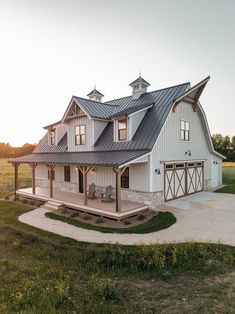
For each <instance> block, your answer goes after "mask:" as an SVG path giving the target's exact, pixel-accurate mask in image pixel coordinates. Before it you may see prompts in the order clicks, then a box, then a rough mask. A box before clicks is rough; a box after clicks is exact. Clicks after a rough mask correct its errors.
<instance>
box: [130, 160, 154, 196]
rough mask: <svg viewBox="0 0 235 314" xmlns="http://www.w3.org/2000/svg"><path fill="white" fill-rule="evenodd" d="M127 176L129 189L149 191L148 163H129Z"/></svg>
mask: <svg viewBox="0 0 235 314" xmlns="http://www.w3.org/2000/svg"><path fill="white" fill-rule="evenodd" d="M129 176H130V189H131V190H136V191H144V192H148V191H149V182H150V181H149V163H139V164H131V165H130V170H129Z"/></svg>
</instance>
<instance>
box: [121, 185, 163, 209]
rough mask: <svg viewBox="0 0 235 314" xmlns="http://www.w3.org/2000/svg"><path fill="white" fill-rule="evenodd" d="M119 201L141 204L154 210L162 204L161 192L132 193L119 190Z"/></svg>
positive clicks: (126, 190) (131, 191)
mask: <svg viewBox="0 0 235 314" xmlns="http://www.w3.org/2000/svg"><path fill="white" fill-rule="evenodd" d="M121 199H122V200H127V201H131V202H136V203H141V204H144V205H147V206H149V208H151V209H154V208H156V207H157V206H160V205H162V204H163V202H164V193H163V191H159V192H141V191H133V190H128V189H122V190H121Z"/></svg>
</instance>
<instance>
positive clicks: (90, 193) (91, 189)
mask: <svg viewBox="0 0 235 314" xmlns="http://www.w3.org/2000/svg"><path fill="white" fill-rule="evenodd" d="M87 197H88V198H91V199H93V200H94V199H95V198H96V196H95V183H91V184H90V185H89V189H88V192H87Z"/></svg>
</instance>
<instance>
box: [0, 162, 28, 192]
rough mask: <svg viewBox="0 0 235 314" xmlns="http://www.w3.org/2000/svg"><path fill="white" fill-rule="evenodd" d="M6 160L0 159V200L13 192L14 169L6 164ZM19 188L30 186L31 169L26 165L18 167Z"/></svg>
mask: <svg viewBox="0 0 235 314" xmlns="http://www.w3.org/2000/svg"><path fill="white" fill-rule="evenodd" d="M7 160H8V158H0V198H1V197H5V196H6V195H8V194H9V193H11V192H13V191H14V178H15V177H14V167H13V166H12V165H11V164H9V163H8V162H7ZM19 184H20V188H25V187H30V186H31V169H30V167H29V166H28V165H20V167H19Z"/></svg>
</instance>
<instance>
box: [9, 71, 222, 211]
mask: <svg viewBox="0 0 235 314" xmlns="http://www.w3.org/2000/svg"><path fill="white" fill-rule="evenodd" d="M208 81H209V77H207V78H206V79H204V80H203V81H201V82H199V83H198V84H196V85H195V86H193V87H191V86H190V83H184V84H180V85H176V86H171V87H167V88H164V89H160V90H156V91H150V92H148V91H147V89H148V87H149V86H150V84H149V83H148V82H147V81H145V80H144V79H143V78H142V77H141V76H140V77H139V78H137V79H136V80H135V81H134V82H132V83H131V84H130V87H131V88H132V95H131V96H128V97H123V98H120V99H115V100H111V101H106V102H103V101H102V99H103V97H104V95H103V94H102V93H100V92H99V91H98V90H97V89H96V88H94V90H93V91H92V92H90V93H89V94H88V95H87V96H88V98H81V97H76V96H73V97H72V99H71V100H70V103H69V105H68V107H67V109H66V110H65V113H64V115H63V117H62V119H61V120H60V121H58V122H56V123H52V124H50V125H48V126H46V127H45V129H46V135H45V136H44V137H43V139H42V140H41V141H40V142H39V144H38V145H37V147H36V148H35V150H34V152H33V153H32V154H31V155H28V156H24V157H20V158H16V159H14V160H11V161H10V162H11V163H12V164H13V165H14V167H15V189H16V194H20V195H25V196H28V197H32V198H39V199H43V200H45V201H49V202H51V206H52V207H53V204H52V202H53V201H54V204H55V203H56V202H59V203H62V202H63V203H64V204H65V205H66V206H68V207H72V208H83V209H85V210H88V211H89V210H90V211H98V212H99V211H100V212H101V213H102V211H107V212H108V211H110V212H114V213H116V214H117V213H119V214H120V215H121V213H123V212H127V211H133V210H134V211H135V210H137V211H138V210H142V209H143V208H146V207H149V208H156V207H157V206H158V205H160V204H162V203H164V202H166V201H169V200H172V199H176V198H179V197H184V196H186V195H189V194H193V193H197V192H199V191H203V190H211V189H213V188H215V187H216V186H218V185H220V184H221V183H222V159H223V158H224V157H223V156H222V155H220V154H219V153H217V152H216V151H215V150H214V148H213V145H212V141H211V135H210V131H209V127H208V123H207V119H206V116H205V113H204V111H203V109H202V106H201V104H200V102H199V98H200V96H201V93H202V92H203V90H204V88H205V86H206V84H207V82H208ZM22 163H26V164H30V165H31V167H32V189H19V187H18V185H19V183H18V167H19V165H20V164H22ZM92 183H94V184H95V195H96V198H95V200H93V199H89V198H88V194H87V192H88V190H89V186H90V185H91V184H92ZM109 185H111V186H112V187H113V196H112V198H113V199H114V201H113V202H110V203H107V204H106V203H105V202H102V201H101V200H102V199H101V198H100V197H101V193H103V192H104V191H105V189H106V187H107V186H109Z"/></svg>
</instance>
